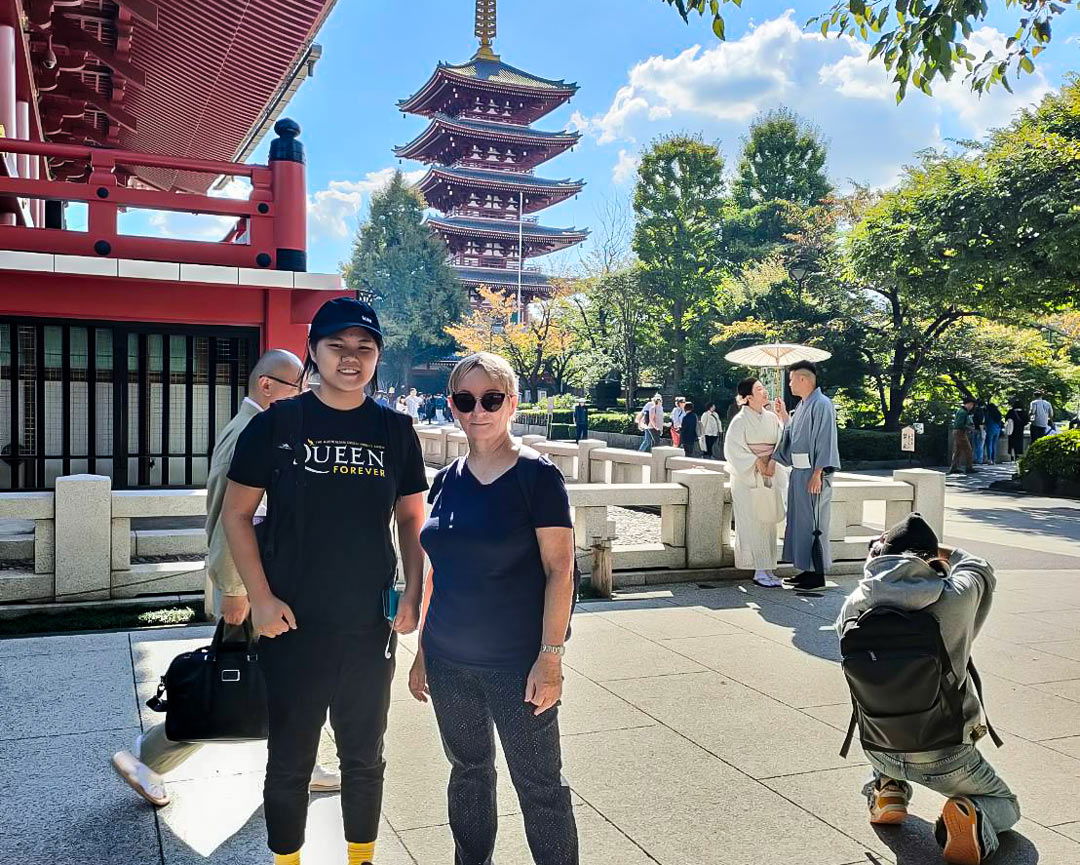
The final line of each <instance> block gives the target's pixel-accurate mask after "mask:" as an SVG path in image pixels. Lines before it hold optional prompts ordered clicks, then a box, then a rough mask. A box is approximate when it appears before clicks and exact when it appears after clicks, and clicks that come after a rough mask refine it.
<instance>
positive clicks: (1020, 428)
mask: <svg viewBox="0 0 1080 865" xmlns="http://www.w3.org/2000/svg"><path fill="white" fill-rule="evenodd" d="M1078 423H1080V421H1078V419H1077V418H1076V417H1073V418H1072V419H1071V420H1070V422H1069V425H1070V426H1071V427H1075V426H1077V425H1078ZM1025 432H1028V433H1029V434H1030V439H1031V442H1032V443H1034V442H1036V441H1038V440H1039V439H1041V438H1042V437H1043V436H1047V435H1054V434H1055V433H1057V432H1058V425H1057V423H1056V422H1055V421H1054V406H1053V405H1052V404H1051V403H1050V402H1049V400H1047V399H1046V396H1045V394H1043V393H1036V394H1035V398H1034V399H1033V400H1031V402H1030V403H1029V404H1028V405H1027V407H1025V406H1024V401H1023V400H1021V399H1015V400H1013V403H1012V407H1011V408H1010V409H1009V410H1008V412H1006V413H1005V414H1004V415H1002V413H1001V409H999V408H998V407H997V405H996V404H995V403H994V402H993V400H984V399H977V398H976V397H973V396H970V395H969V396H966V397H964V399H963V401H962V403H961V405H960V407H959V408H957V410H956V413H955V415H954V416H953V421H952V460H951V462H950V464H949V473H950V474H959V473H961V472H965V473H967V474H971V473H973V472H975V471H976V469H975V466H980V465H994V464H995V463H996V462H997V461H998V454H999V451H1000V449H1001V439H1002V437H1003V436H1004V438H1005V440H1006V447H1007V451H1006V453H1007V456H1008V458H1009V459H1010V460H1018V459H1020V457H1021V456H1023V454H1024V433H1025Z"/></svg>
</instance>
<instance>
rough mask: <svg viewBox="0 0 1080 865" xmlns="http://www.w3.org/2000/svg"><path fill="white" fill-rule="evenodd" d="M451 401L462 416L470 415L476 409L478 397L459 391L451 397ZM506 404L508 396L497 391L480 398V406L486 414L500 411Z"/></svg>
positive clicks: (491, 391) (490, 391)
mask: <svg viewBox="0 0 1080 865" xmlns="http://www.w3.org/2000/svg"><path fill="white" fill-rule="evenodd" d="M450 400H451V401H452V402H453V403H454V408H456V409H457V410H458V411H459V412H461V413H462V414H468V413H469V412H471V411H472V410H473V409H475V408H476V397H474V396H473V395H472V394H471V393H469V392H468V391H467V390H459V391H458V392H457V393H455V394H453V395H452V396H451V397H450ZM504 402H506V394H504V393H500V392H499V391H497V390H489V391H488V392H487V393H485V394H484V395H483V396H482V397H480V405H482V406H483V407H484V411H486V412H496V411H498V410H499V409H501V408H502V407H503V403H504Z"/></svg>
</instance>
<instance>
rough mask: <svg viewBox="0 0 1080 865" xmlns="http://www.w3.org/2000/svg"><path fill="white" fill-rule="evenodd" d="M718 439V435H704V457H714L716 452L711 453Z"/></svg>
mask: <svg viewBox="0 0 1080 865" xmlns="http://www.w3.org/2000/svg"><path fill="white" fill-rule="evenodd" d="M719 440H720V436H705V458H706V459H710V460H712V459H716V454H715V453H713V449H714V448H715V447H716V443H717V442H718V441H719Z"/></svg>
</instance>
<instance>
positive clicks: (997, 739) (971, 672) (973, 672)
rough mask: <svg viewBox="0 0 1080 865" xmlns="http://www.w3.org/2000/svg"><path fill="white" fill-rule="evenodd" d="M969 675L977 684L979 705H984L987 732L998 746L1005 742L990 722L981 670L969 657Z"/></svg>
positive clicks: (976, 690)
mask: <svg viewBox="0 0 1080 865" xmlns="http://www.w3.org/2000/svg"><path fill="white" fill-rule="evenodd" d="M967 671H968V675H969V676H970V677H971V683H972V684H973V685H974V686H975V693H976V694H977V695H978V697H979V705H981V706H982V710H983V720H984V721H986V732H987V733H989V734H990V741H992V742H993V743H994V744H995V745H996V746H997V747H998V748H1000V747H1001V746H1002V745H1004V744H1005V743H1004V742H1002V741H1001V737H1000V736H999V735H998V734H997V730H995V729H994V725H993V724H991V723H990V718H989V716H988V715H987V714H986V700H984V699H983V690H982V678H981V677H980V676H979V671H978V670H976V669H975V662H974V661H973V660H971V658H970V657H969V658H968V663H967Z"/></svg>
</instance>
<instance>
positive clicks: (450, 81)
mask: <svg viewBox="0 0 1080 865" xmlns="http://www.w3.org/2000/svg"><path fill="white" fill-rule="evenodd" d="M577 90H578V86H577V84H573V83H568V82H566V81H562V80H559V81H556V80H553V79H550V78H541V77H540V76H538V75H533V74H532V73H530V72H525V71H524V70H522V69H518V68H517V67H515V66H511V65H510V64H509V63H503V62H502V61H501V60H488V59H484V58H479V57H474V58H473V59H472V60H470V61H469V62H468V63H462V64H460V65H452V64H449V63H440V64H439V65H438V67H436V69H435V72H434V73H433V74H432V76H431V78H429V79H428V81H427V83H426V84H424V86H423V87H421V88H420V89H419V90H418V91H416V93H414V94H413V95H412V96H410V97H408V98H407V99H402V100H401V101H399V102H398V108H399V109H400V110H402V111H404V112H406V113H408V114H420V115H422V116H424V117H432V116H433V115H435V114H440V113H451V114H456V113H458V112H459V111H462V110H466V109H469V108H471V107H472V106H473V105H475V104H476V100H477V98H478V97H479V98H480V99H482V100H484V101H490V100H491V99H492V98H493V97H499V96H510V97H515V98H516V101H517V105H514V104H513V101H510V103H509V105H508V106H507V104H506V103H507V100H505V99H504V100H502V104H503V106H504V107H508V108H509V110H511V111H512V112H513V115H514V117H515V119H517V120H520V121H521V122H524V123H532V122H533V121H534V120H537V119H538V118H540V117H543V116H544V115H545V114H548V113H550V112H551V111H554V110H555V109H556V108H558V107H559V106H560V105H562V104H563V103H564V102H566V101H567V100H569V99H570V98H571V97H572V96H573V95H574V94H575V93H577Z"/></svg>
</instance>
